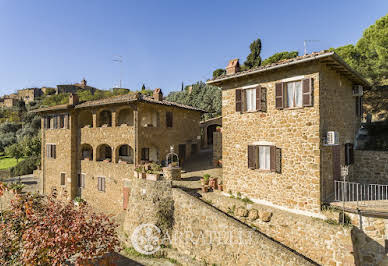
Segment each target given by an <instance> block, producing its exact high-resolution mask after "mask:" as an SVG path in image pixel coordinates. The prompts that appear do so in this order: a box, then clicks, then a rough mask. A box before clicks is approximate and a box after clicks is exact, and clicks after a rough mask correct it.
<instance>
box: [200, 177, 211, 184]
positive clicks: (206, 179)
mask: <svg viewBox="0 0 388 266" xmlns="http://www.w3.org/2000/svg"><path fill="white" fill-rule="evenodd" d="M209 179H210V175H209V174H204V175H203V177H202V178H201V184H202V186H205V185H208V184H209Z"/></svg>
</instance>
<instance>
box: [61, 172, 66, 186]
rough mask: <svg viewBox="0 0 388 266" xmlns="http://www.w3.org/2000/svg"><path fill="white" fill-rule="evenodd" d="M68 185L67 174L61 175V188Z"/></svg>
mask: <svg viewBox="0 0 388 266" xmlns="http://www.w3.org/2000/svg"><path fill="white" fill-rule="evenodd" d="M64 185H66V174H65V173H61V186H64Z"/></svg>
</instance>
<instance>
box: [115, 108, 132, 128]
mask: <svg viewBox="0 0 388 266" xmlns="http://www.w3.org/2000/svg"><path fill="white" fill-rule="evenodd" d="M117 125H118V126H121V125H128V126H132V125H133V111H132V110H131V109H129V108H127V109H123V110H121V111H120V112H119V116H118V119H117Z"/></svg>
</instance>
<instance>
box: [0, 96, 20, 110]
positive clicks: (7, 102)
mask: <svg viewBox="0 0 388 266" xmlns="http://www.w3.org/2000/svg"><path fill="white" fill-rule="evenodd" d="M19 102H20V101H19V100H18V99H14V98H2V99H0V107H1V108H12V107H16V106H18V104H19Z"/></svg>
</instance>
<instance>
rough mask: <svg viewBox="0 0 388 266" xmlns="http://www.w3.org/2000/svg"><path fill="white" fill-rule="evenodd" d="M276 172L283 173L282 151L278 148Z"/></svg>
mask: <svg viewBox="0 0 388 266" xmlns="http://www.w3.org/2000/svg"><path fill="white" fill-rule="evenodd" d="M275 164H276V165H275V172H276V173H279V174H280V173H281V172H282V149H280V148H277V147H276V158H275Z"/></svg>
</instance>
